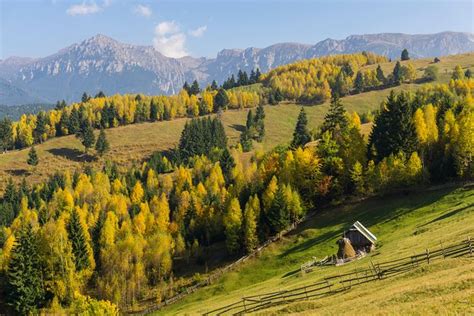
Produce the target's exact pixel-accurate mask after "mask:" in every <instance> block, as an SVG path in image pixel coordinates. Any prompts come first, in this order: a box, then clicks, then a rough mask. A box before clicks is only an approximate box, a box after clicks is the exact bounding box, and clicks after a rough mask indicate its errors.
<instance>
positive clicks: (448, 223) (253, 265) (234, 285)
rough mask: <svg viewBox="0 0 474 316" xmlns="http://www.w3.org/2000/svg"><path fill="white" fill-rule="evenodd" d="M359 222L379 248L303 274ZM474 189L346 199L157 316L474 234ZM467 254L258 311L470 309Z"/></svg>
mask: <svg viewBox="0 0 474 316" xmlns="http://www.w3.org/2000/svg"><path fill="white" fill-rule="evenodd" d="M356 220H359V221H361V222H362V223H363V224H365V225H366V227H368V228H369V229H370V231H372V232H373V233H374V234H375V235H376V236H377V238H378V246H377V250H376V251H375V253H372V254H370V255H369V256H368V257H366V258H363V259H361V260H358V261H355V262H352V263H350V264H346V265H344V266H340V267H324V268H315V269H314V271H313V272H310V273H307V274H305V275H302V274H301V272H300V270H299V269H300V265H301V264H302V263H304V262H306V261H308V260H310V259H311V258H312V257H313V256H315V257H317V258H320V259H321V258H323V257H324V256H326V255H330V254H333V253H335V252H336V251H337V246H336V243H335V242H336V240H337V239H338V238H340V235H341V233H342V231H343V230H344V229H346V228H347V227H348V226H350V225H351V224H352V223H353V222H354V221H356ZM472 227H474V188H473V187H472V186H470V187H468V186H466V187H464V188H462V187H455V186H450V187H445V188H438V189H431V190H428V191H425V192H421V191H418V192H412V193H406V194H403V195H392V196H386V197H383V198H373V199H369V200H367V201H363V202H361V203H350V202H349V203H347V204H346V205H344V206H341V207H337V208H329V209H325V210H323V211H321V213H319V214H318V216H316V217H314V218H311V219H310V220H309V221H307V222H305V223H304V224H302V225H301V226H300V227H299V228H298V229H297V230H296V231H295V232H292V233H291V234H290V235H288V236H285V237H284V239H283V241H281V242H279V243H277V244H273V245H271V246H270V247H269V248H267V249H265V250H264V251H263V252H262V253H261V254H260V255H259V256H258V257H257V258H254V259H250V260H249V261H248V262H246V263H245V264H243V265H241V266H240V268H238V269H237V270H235V271H232V272H228V273H227V274H225V275H224V276H223V277H222V278H220V279H219V280H217V281H216V282H214V283H213V284H212V285H210V286H208V287H206V288H204V289H201V290H198V292H196V293H194V294H192V295H190V296H188V297H187V298H185V299H184V300H183V301H181V302H179V303H176V304H175V305H171V306H170V307H168V308H165V309H163V310H162V311H160V312H157V313H156V314H157V315H196V314H202V313H205V312H208V311H211V310H213V309H216V308H219V307H222V306H225V305H228V304H231V303H234V302H237V301H238V300H239V299H240V298H241V297H242V296H251V295H258V294H264V293H268V292H275V291H280V290H286V289H292V288H295V287H299V286H304V285H308V284H311V283H314V282H316V281H318V280H321V279H322V278H324V277H325V276H332V275H337V274H343V273H346V272H348V271H352V270H353V269H355V268H367V267H368V266H369V265H370V262H371V261H373V262H374V263H375V264H376V263H378V262H384V261H387V260H393V259H396V258H400V257H403V256H410V255H413V254H415V253H420V252H424V251H425V249H426V248H430V249H434V248H437V247H440V243H443V244H444V245H448V244H450V243H454V242H457V241H461V240H463V239H466V238H467V237H468V236H471V237H472V233H473V231H472ZM472 269H474V261H473V260H472V258H471V259H468V258H459V259H445V260H444V261H443V260H442V259H441V261H435V262H434V264H431V265H429V266H428V265H423V266H421V267H420V268H418V269H414V270H412V271H411V272H408V273H407V274H402V275H400V276H397V277H394V278H392V279H387V280H382V281H376V282H370V283H368V284H366V285H360V286H357V287H354V288H353V289H351V290H349V291H347V292H343V293H339V294H336V295H332V296H327V297H323V298H321V299H315V300H311V301H307V302H299V303H293V304H290V305H288V306H284V305H283V306H279V307H275V308H272V309H269V310H264V311H261V312H260V313H257V314H262V315H268V314H270V315H279V314H287V313H291V314H302V315H311V314H315V313H316V314H321V315H335V314H340V313H350V314H364V315H380V314H393V313H395V314H400V313H401V314H413V313H415V314H418V313H420V314H433V313H441V314H445V313H454V312H456V313H460V314H466V313H467V314H469V313H470V312H472V311H473V310H472V306H473V304H472V303H473V294H474V293H473V289H474V278H473V275H472V274H471V273H469V271H472Z"/></svg>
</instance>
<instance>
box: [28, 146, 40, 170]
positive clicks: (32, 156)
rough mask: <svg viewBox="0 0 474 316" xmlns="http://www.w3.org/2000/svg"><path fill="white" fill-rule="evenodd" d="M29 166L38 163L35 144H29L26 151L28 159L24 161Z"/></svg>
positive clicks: (34, 165)
mask: <svg viewBox="0 0 474 316" xmlns="http://www.w3.org/2000/svg"><path fill="white" fill-rule="evenodd" d="M26 162H27V163H28V164H29V165H30V166H33V167H36V166H37V165H38V163H39V159H38V155H37V153H36V149H35V146H31V149H30V151H29V152H28V160H27V161H26Z"/></svg>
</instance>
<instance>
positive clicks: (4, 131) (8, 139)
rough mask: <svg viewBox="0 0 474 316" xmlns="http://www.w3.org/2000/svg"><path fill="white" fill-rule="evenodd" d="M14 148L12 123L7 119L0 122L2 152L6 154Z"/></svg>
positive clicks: (0, 148) (0, 146)
mask: <svg viewBox="0 0 474 316" xmlns="http://www.w3.org/2000/svg"><path fill="white" fill-rule="evenodd" d="M12 146H13V125H12V121H11V120H10V119H9V118H7V117H5V118H3V120H1V121H0V150H1V151H2V152H6V151H7V150H8V149H10V148H11V147H12Z"/></svg>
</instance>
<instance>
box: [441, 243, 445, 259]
mask: <svg viewBox="0 0 474 316" xmlns="http://www.w3.org/2000/svg"><path fill="white" fill-rule="evenodd" d="M440 244H441V249H442V250H443V259H446V252H445V251H444V245H443V242H442V241H441V242H440Z"/></svg>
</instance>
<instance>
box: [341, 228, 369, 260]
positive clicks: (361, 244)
mask: <svg viewBox="0 0 474 316" xmlns="http://www.w3.org/2000/svg"><path fill="white" fill-rule="evenodd" d="M342 237H343V238H347V239H349V240H350V242H351V245H352V247H353V248H354V250H355V251H356V252H364V253H367V252H370V251H372V250H374V249H375V243H376V242H377V237H375V235H374V234H372V233H371V232H370V231H369V230H368V229H367V228H366V227H365V226H364V225H362V224H361V223H360V222H359V221H357V222H355V223H354V224H352V226H351V227H350V228H349V229H348V230H346V231H345V232H344V234H343V236H342Z"/></svg>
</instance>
